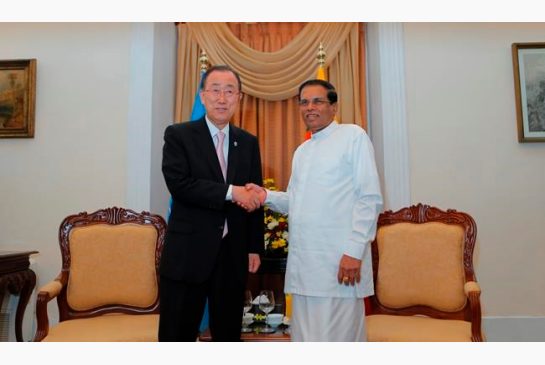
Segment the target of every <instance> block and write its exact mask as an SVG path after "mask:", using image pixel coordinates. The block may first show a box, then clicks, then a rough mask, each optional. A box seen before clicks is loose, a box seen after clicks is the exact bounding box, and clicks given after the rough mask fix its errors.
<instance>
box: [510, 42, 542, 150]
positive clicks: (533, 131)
mask: <svg viewBox="0 0 545 365" xmlns="http://www.w3.org/2000/svg"><path fill="white" fill-rule="evenodd" d="M511 50H512V54H513V71H514V76H515V98H516V100H515V102H516V108H517V128H518V140H519V142H545V43H513V44H512V46H511Z"/></svg>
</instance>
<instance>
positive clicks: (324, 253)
mask: <svg viewBox="0 0 545 365" xmlns="http://www.w3.org/2000/svg"><path fill="white" fill-rule="evenodd" d="M266 203H267V204H268V205H269V207H270V208H271V209H273V210H275V211H279V212H282V213H284V214H285V213H288V214H289V254H288V263H287V269H286V281H285V292H286V293H293V294H299V295H307V296H318V297H340V298H348V297H352V298H363V297H366V296H369V295H372V294H373V292H374V290H373V275H372V274H373V268H372V263H371V247H370V246H371V245H370V243H371V242H372V241H373V239H374V237H375V233H376V221H377V217H378V214H379V213H380V211H381V210H382V195H381V193H380V183H379V177H378V173H377V169H376V165H375V158H374V151H373V146H372V144H371V141H370V140H369V137H368V136H367V134H366V133H365V131H364V130H363V129H362V128H360V127H359V126H356V125H354V124H343V125H339V124H337V122H332V123H331V124H329V125H328V126H327V127H326V128H324V129H323V130H321V131H319V132H317V133H313V134H312V138H311V139H310V140H308V141H305V142H304V143H303V144H302V145H301V146H299V147H298V148H297V150H296V151H295V154H294V156H293V164H292V172H291V177H290V181H289V185H288V189H287V192H275V191H267V200H266ZM343 254H346V255H348V256H351V257H354V258H358V259H361V260H362V268H361V281H360V283H359V284H356V285H355V286H346V285H341V284H339V283H338V281H337V272H338V270H339V262H340V260H341V257H342V256H343Z"/></svg>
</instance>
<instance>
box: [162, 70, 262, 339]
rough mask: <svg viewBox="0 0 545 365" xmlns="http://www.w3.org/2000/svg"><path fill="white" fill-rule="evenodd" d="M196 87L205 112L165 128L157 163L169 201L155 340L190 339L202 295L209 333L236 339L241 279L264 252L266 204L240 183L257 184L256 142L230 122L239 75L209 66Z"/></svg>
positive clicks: (237, 96)
mask: <svg viewBox="0 0 545 365" xmlns="http://www.w3.org/2000/svg"><path fill="white" fill-rule="evenodd" d="M201 86H202V87H201V89H202V91H201V93H200V97H201V100H202V102H203V104H204V106H205V109H206V115H205V117H204V118H202V119H201V120H198V121H192V122H190V123H181V124H174V125H171V126H169V127H167V129H166V130H165V137H164V139H165V144H164V147H163V167H162V168H163V175H164V177H165V181H166V184H167V187H168V190H169V191H170V194H171V195H172V201H173V203H172V211H171V215H170V218H169V222H168V229H167V234H166V238H165V247H164V249H163V254H162V258H161V265H160V274H161V281H160V319H159V341H195V340H196V338H197V335H198V329H199V324H200V321H201V318H202V316H203V311H204V307H205V302H206V299H208V303H209V310H210V331H211V335H212V339H213V340H215V341H238V340H240V326H241V319H242V307H243V293H244V289H245V285H246V277H247V275H248V271H249V272H252V273H254V272H256V271H257V269H258V268H259V265H260V258H259V255H260V254H261V253H262V252H263V209H262V208H261V207H260V202H259V197H258V196H257V194H255V192H253V191H252V192H249V191H247V190H246V189H245V188H244V185H245V184H246V183H249V182H253V183H256V184H262V176H261V157H260V154H259V145H258V141H257V138H256V137H255V136H253V135H251V134H249V133H247V132H246V131H244V130H242V129H240V128H237V127H235V126H233V125H231V124H229V121H230V120H231V118H232V116H233V114H234V113H235V110H236V108H237V105H238V104H239V102H240V99H241V94H240V92H241V83H240V78H239V76H238V74H237V73H236V72H235V71H233V70H232V69H231V68H230V67H229V66H225V65H220V66H214V67H211V68H210V69H209V70H208V72H207V73H206V74H205V75H204V76H203V79H202V85H201ZM237 202H238V203H240V205H242V206H244V207H245V208H246V209H247V210H245V209H242V208H241V207H240V206H238V205H237V204H235V203H237Z"/></svg>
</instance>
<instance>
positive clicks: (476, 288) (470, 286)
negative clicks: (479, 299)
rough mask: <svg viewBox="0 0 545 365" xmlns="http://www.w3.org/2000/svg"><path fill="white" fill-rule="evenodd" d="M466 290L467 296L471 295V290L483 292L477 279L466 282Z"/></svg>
mask: <svg viewBox="0 0 545 365" xmlns="http://www.w3.org/2000/svg"><path fill="white" fill-rule="evenodd" d="M464 292H465V293H466V296H467V297H469V293H471V292H478V293H479V294H480V293H481V286H480V285H479V283H477V282H476V281H468V282H467V283H465V284H464Z"/></svg>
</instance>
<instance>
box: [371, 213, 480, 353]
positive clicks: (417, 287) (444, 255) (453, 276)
mask: <svg viewBox="0 0 545 365" xmlns="http://www.w3.org/2000/svg"><path fill="white" fill-rule="evenodd" d="M476 235H477V227H476V224H475V221H474V220H473V218H471V216H469V215H468V214H466V213H462V212H457V211H455V210H452V209H449V210H447V211H446V212H445V211H442V210H440V209H437V208H434V207H430V206H428V205H422V204H418V205H413V206H411V207H408V208H403V209H401V210H399V211H397V212H392V211H387V212H384V213H382V214H381V215H380V216H379V219H378V225H377V236H376V239H375V241H374V242H373V243H372V254H373V280H374V284H375V295H373V296H372V297H370V301H369V304H370V307H369V308H368V309H370V310H369V312H370V313H367V317H366V321H367V322H366V323H367V336H368V340H369V341H404V342H407V341H445V342H446V341H449V342H450V341H483V334H482V331H481V305H480V301H479V296H480V293H481V289H480V287H479V284H478V283H477V281H476V278H475V273H474V271H473V248H474V245H475V239H476Z"/></svg>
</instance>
